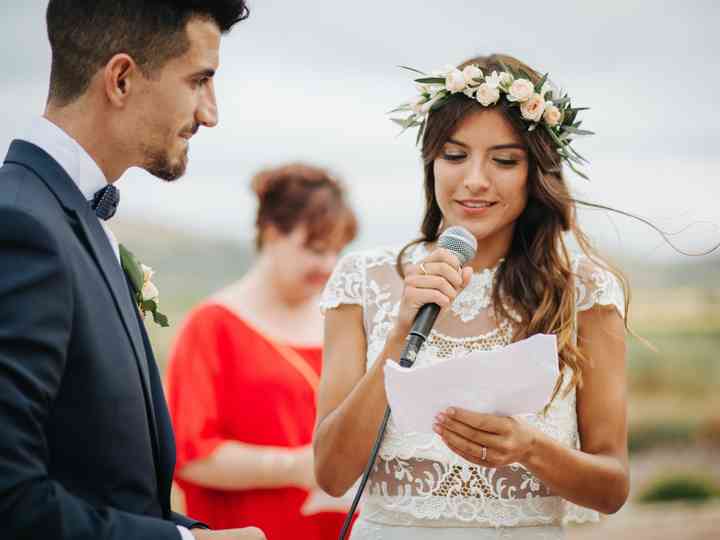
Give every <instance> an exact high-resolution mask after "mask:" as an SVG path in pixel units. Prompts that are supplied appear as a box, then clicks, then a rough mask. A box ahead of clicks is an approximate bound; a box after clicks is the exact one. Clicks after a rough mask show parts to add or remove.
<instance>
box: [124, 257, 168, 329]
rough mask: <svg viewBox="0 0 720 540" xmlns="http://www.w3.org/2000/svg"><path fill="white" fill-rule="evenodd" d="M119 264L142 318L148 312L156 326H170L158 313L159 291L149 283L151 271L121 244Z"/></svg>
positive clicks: (166, 319)
mask: <svg viewBox="0 0 720 540" xmlns="http://www.w3.org/2000/svg"><path fill="white" fill-rule="evenodd" d="M120 262H121V263H122V268H123V270H124V271H125V273H126V274H127V276H128V277H129V278H130V282H131V283H132V285H133V289H134V290H135V302H137V305H138V308H139V309H140V313H141V314H142V316H143V318H144V317H145V313H147V312H148V311H149V312H150V313H152V316H153V321H155V323H156V324H159V325H160V326H165V327H167V326H170V323H169V322H168V318H167V316H165V315H163V314H162V313H160V312H159V311H158V302H159V298H160V291H158V289H157V287H156V286H155V285H154V284H153V282H152V281H151V280H152V277H153V275H154V274H155V272H153V269H152V268H150V267H149V266H145V265H144V264H142V263H141V262H140V261H138V260H137V258H136V257H135V255H133V254H132V252H131V251H130V250H128V249H127V248H126V247H125V246H123V245H122V244H120Z"/></svg>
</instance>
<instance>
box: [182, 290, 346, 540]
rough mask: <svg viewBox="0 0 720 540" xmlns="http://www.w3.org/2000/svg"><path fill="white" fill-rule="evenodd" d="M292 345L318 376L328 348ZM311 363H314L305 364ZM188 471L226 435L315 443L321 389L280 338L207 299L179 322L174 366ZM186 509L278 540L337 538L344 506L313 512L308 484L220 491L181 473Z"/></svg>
mask: <svg viewBox="0 0 720 540" xmlns="http://www.w3.org/2000/svg"><path fill="white" fill-rule="evenodd" d="M292 349H293V350H294V351H295V352H296V353H298V354H299V355H300V356H301V357H302V359H304V360H305V361H306V362H307V364H308V365H309V367H310V368H311V369H312V370H313V371H314V372H315V374H317V375H318V376H319V374H320V368H321V362H322V350H321V348H320V347H295V346H293V347H292ZM303 367H305V368H306V369H307V366H303ZM168 402H169V405H170V413H171V415H172V420H173V427H174V429H175V438H176V446H177V465H176V468H177V469H178V470H179V469H180V468H182V467H183V466H184V465H186V464H187V463H188V462H190V461H194V460H196V459H200V458H204V457H207V456H208V455H210V454H211V453H212V452H213V451H214V450H215V449H216V448H217V447H218V446H219V445H220V444H222V443H223V442H225V441H231V440H232V441H240V442H244V443H247V444H257V445H263V446H282V447H289V448H295V447H300V446H305V445H308V444H310V443H311V442H312V434H313V427H314V424H315V395H314V389H313V387H312V386H311V384H310V382H308V379H307V378H306V377H305V376H303V375H302V374H301V373H300V371H298V369H296V368H295V367H293V365H292V364H291V363H290V362H288V360H287V359H286V358H285V357H284V356H283V355H282V354H281V353H280V352H279V351H278V350H277V349H276V348H275V347H274V346H273V344H272V342H270V341H269V340H268V338H266V337H265V336H263V335H262V334H261V333H260V332H258V331H257V330H256V329H254V328H253V327H251V326H250V325H248V324H247V323H246V322H244V321H243V320H242V319H241V318H239V317H238V316H237V315H236V314H235V313H234V312H232V311H230V310H229V309H228V308H226V307H224V306H222V305H219V304H213V303H206V304H203V305H201V306H199V307H198V308H196V309H195V310H193V312H192V313H191V314H190V316H189V318H188V320H187V321H186V322H185V324H184V327H183V328H182V330H181V331H180V334H179V336H178V338H177V341H176V343H175V346H174V348H173V351H172V353H171V358H170V365H169V368H168ZM177 481H178V484H179V485H180V487H181V488H182V489H183V491H184V493H185V502H186V507H187V514H188V515H190V516H193V517H194V518H195V519H199V520H201V521H204V522H205V523H207V524H208V525H209V526H210V527H211V528H213V529H228V528H237V527H247V526H256V527H259V528H261V529H262V530H263V531H264V532H265V534H266V535H267V537H268V538H269V539H271V540H282V539H285V538H287V539H293V540H297V539H303V540H331V539H335V538H337V536H338V533H339V531H340V528H341V526H342V522H343V519H344V516H343V514H341V513H339V512H325V513H320V514H313V515H311V516H304V515H301V513H300V508H301V507H302V505H303V503H304V502H305V500H306V499H307V497H308V491H307V490H305V489H301V488H295V487H286V488H273V489H248V490H236V491H232V490H219V489H211V488H205V487H200V486H197V485H195V484H192V483H190V482H187V481H183V480H182V479H179V478H178V480H177Z"/></svg>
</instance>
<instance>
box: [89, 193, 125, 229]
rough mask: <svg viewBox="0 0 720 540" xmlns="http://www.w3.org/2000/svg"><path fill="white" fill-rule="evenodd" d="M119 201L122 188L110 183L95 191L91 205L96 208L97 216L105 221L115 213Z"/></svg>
mask: <svg viewBox="0 0 720 540" xmlns="http://www.w3.org/2000/svg"><path fill="white" fill-rule="evenodd" d="M119 203H120V190H119V189H118V188H116V187H115V186H113V185H112V184H108V185H107V186H105V187H104V188H102V189H101V190H99V191H97V192H95V196H94V197H93V200H92V202H91V203H90V206H92V209H93V210H95V214H96V215H97V217H99V218H100V219H102V220H103V221H107V220H108V219H110V218H111V217H113V216H114V215H115V211H116V210H117V207H118V204H119Z"/></svg>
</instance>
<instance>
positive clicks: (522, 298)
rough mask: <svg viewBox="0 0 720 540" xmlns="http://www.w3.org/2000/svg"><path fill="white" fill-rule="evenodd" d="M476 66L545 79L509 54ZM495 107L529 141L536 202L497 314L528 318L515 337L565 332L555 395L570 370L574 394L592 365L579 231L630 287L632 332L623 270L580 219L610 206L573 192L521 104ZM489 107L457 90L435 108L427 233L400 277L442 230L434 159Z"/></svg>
mask: <svg viewBox="0 0 720 540" xmlns="http://www.w3.org/2000/svg"><path fill="white" fill-rule="evenodd" d="M469 64H475V65H478V66H479V67H480V69H482V70H483V72H484V73H490V72H492V71H498V72H502V71H504V67H503V66H508V67H510V68H512V69H513V71H519V70H523V71H525V72H526V73H527V74H529V75H530V77H531V79H532V82H533V83H534V84H537V83H538V82H539V81H540V80H541V78H542V77H541V75H539V74H538V73H537V72H536V71H535V70H533V69H532V68H530V67H529V66H527V65H525V64H523V63H522V62H520V61H519V60H517V59H516V58H513V57H511V56H507V55H500V54H493V55H491V56H487V57H485V56H483V57H478V58H472V59H470V60H468V61H466V62H464V63H463V64H461V65H460V66H459V68H460V69H463V68H464V67H465V66H467V65H469ZM494 107H495V108H497V109H498V110H499V111H500V112H502V114H503V115H504V117H505V118H506V119H507V121H508V122H509V123H510V124H511V125H512V127H513V129H514V130H515V131H516V132H517V134H518V135H519V136H520V137H521V139H522V140H523V141H524V143H525V145H526V146H527V149H528V161H529V163H528V178H527V190H528V202H527V206H526V207H525V210H524V211H523V212H522V214H521V215H520V217H519V218H518V219H517V221H516V223H515V228H514V233H513V238H512V242H511V245H510V250H509V252H508V253H507V255H506V256H505V262H504V264H502V265H501V266H500V267H499V269H498V272H497V277H496V280H495V283H494V287H493V292H492V295H493V304H494V309H495V313H496V316H499V317H501V318H504V319H506V320H509V321H513V320H514V319H513V317H512V316H511V315H510V313H509V309H512V310H514V311H515V312H516V313H517V314H518V315H519V316H520V320H519V321H517V320H515V323H516V324H515V326H516V332H515V333H514V336H513V339H514V340H520V339H524V338H526V337H528V336H531V335H534V334H538V333H545V334H555V335H556V336H557V340H558V351H559V357H560V359H559V362H560V366H559V367H560V377H559V379H558V381H557V384H556V386H555V390H554V392H553V396H552V399H554V398H555V396H556V395H557V393H558V391H559V390H560V388H561V386H562V384H563V380H564V376H563V371H564V368H565V367H569V368H570V369H571V370H572V380H571V381H570V384H569V385H568V387H567V391H570V390H571V389H572V388H575V387H579V386H581V385H582V374H583V367H584V365H585V364H586V363H587V362H588V359H587V358H586V357H585V356H584V355H583V353H582V351H581V349H580V348H579V347H578V345H577V343H576V335H577V332H576V330H577V329H576V328H575V320H576V288H575V280H576V279H578V278H577V277H576V276H574V275H573V272H572V266H571V259H570V255H569V252H568V248H567V245H566V236H574V238H575V239H576V241H577V243H578V244H579V246H580V249H581V250H582V251H583V252H584V253H585V255H587V256H588V257H589V258H590V259H591V260H592V261H593V262H594V263H595V264H597V265H599V266H601V267H603V268H605V269H607V270H608V271H610V272H611V273H612V274H614V275H615V276H616V277H617V278H618V279H619V281H620V283H621V284H622V286H623V289H624V291H625V321H626V323H625V325H626V329H627V312H628V308H629V303H630V294H629V290H630V289H629V286H628V282H627V279H626V278H625V277H624V276H623V274H622V273H621V272H620V271H619V270H617V269H616V268H614V267H613V266H612V265H611V264H610V263H609V262H608V261H606V260H605V259H604V258H603V257H601V256H600V254H599V253H598V252H597V251H596V250H595V249H594V248H593V246H592V244H591V242H590V240H589V238H588V237H587V236H586V234H585V233H584V232H583V231H582V230H581V228H580V226H579V225H578V223H577V216H576V208H577V204H587V205H589V206H593V207H600V208H606V207H603V206H601V205H595V204H591V203H585V202H581V201H578V200H576V199H574V198H573V197H572V196H571V195H570V191H569V189H568V186H567V183H566V181H565V178H564V176H563V171H562V167H561V158H560V155H559V154H558V152H557V150H556V148H555V146H554V145H553V144H552V141H551V139H550V136H549V135H548V134H547V133H545V131H544V130H542V129H536V130H534V131H531V132H529V131H527V128H526V125H525V123H524V121H523V120H522V119H521V117H520V116H519V111H518V109H517V108H510V107H509V106H508V104H507V102H506V101H505V100H501V101H500V102H498V104H497V105H495V106H494ZM483 109H485V107H483V106H482V105H480V104H479V103H477V102H475V100H472V99H467V97H465V96H464V95H462V94H456V95H453V96H452V98H451V99H450V100H449V101H448V102H447V103H446V104H445V105H443V106H442V107H440V108H438V109H437V110H434V111H432V112H431V113H430V115H429V117H428V119H427V125H426V126H425V133H424V135H423V139H422V160H423V165H424V170H425V182H424V184H425V203H426V210H425V216H424V218H423V221H422V226H421V233H422V237H421V238H418V239H417V240H414V241H413V242H411V243H409V244H408V245H406V246H405V247H404V248H403V249H402V250H401V252H400V254H399V255H398V258H397V268H398V272H399V273H400V275H404V272H403V268H402V261H403V260H404V254H405V251H406V250H407V249H408V248H410V247H411V246H413V245H415V244H418V243H421V242H434V241H435V240H437V238H438V236H439V234H440V233H441V231H442V226H443V215H442V213H441V211H440V207H439V205H438V202H437V200H436V198H435V175H434V169H433V162H434V161H435V159H436V158H437V157H438V156H439V155H440V153H441V151H442V148H443V146H444V145H445V143H446V142H447V141H448V139H449V138H450V137H451V136H452V134H453V133H454V131H455V129H456V126H457V125H458V123H459V122H460V121H461V120H462V119H463V118H465V117H466V116H467V115H468V114H471V113H473V112H476V111H478V110H483ZM607 209H608V210H612V209H611V208H607ZM552 399H551V401H552Z"/></svg>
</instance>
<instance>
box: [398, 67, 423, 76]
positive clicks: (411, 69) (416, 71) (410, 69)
mask: <svg viewBox="0 0 720 540" xmlns="http://www.w3.org/2000/svg"><path fill="white" fill-rule="evenodd" d="M398 67H399V68H401V69H407V70H408V71H414V72H415V73H419V74H420V75H427V73H424V72H422V71H420V70H419V69H415V68H411V67H408V66H398Z"/></svg>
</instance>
